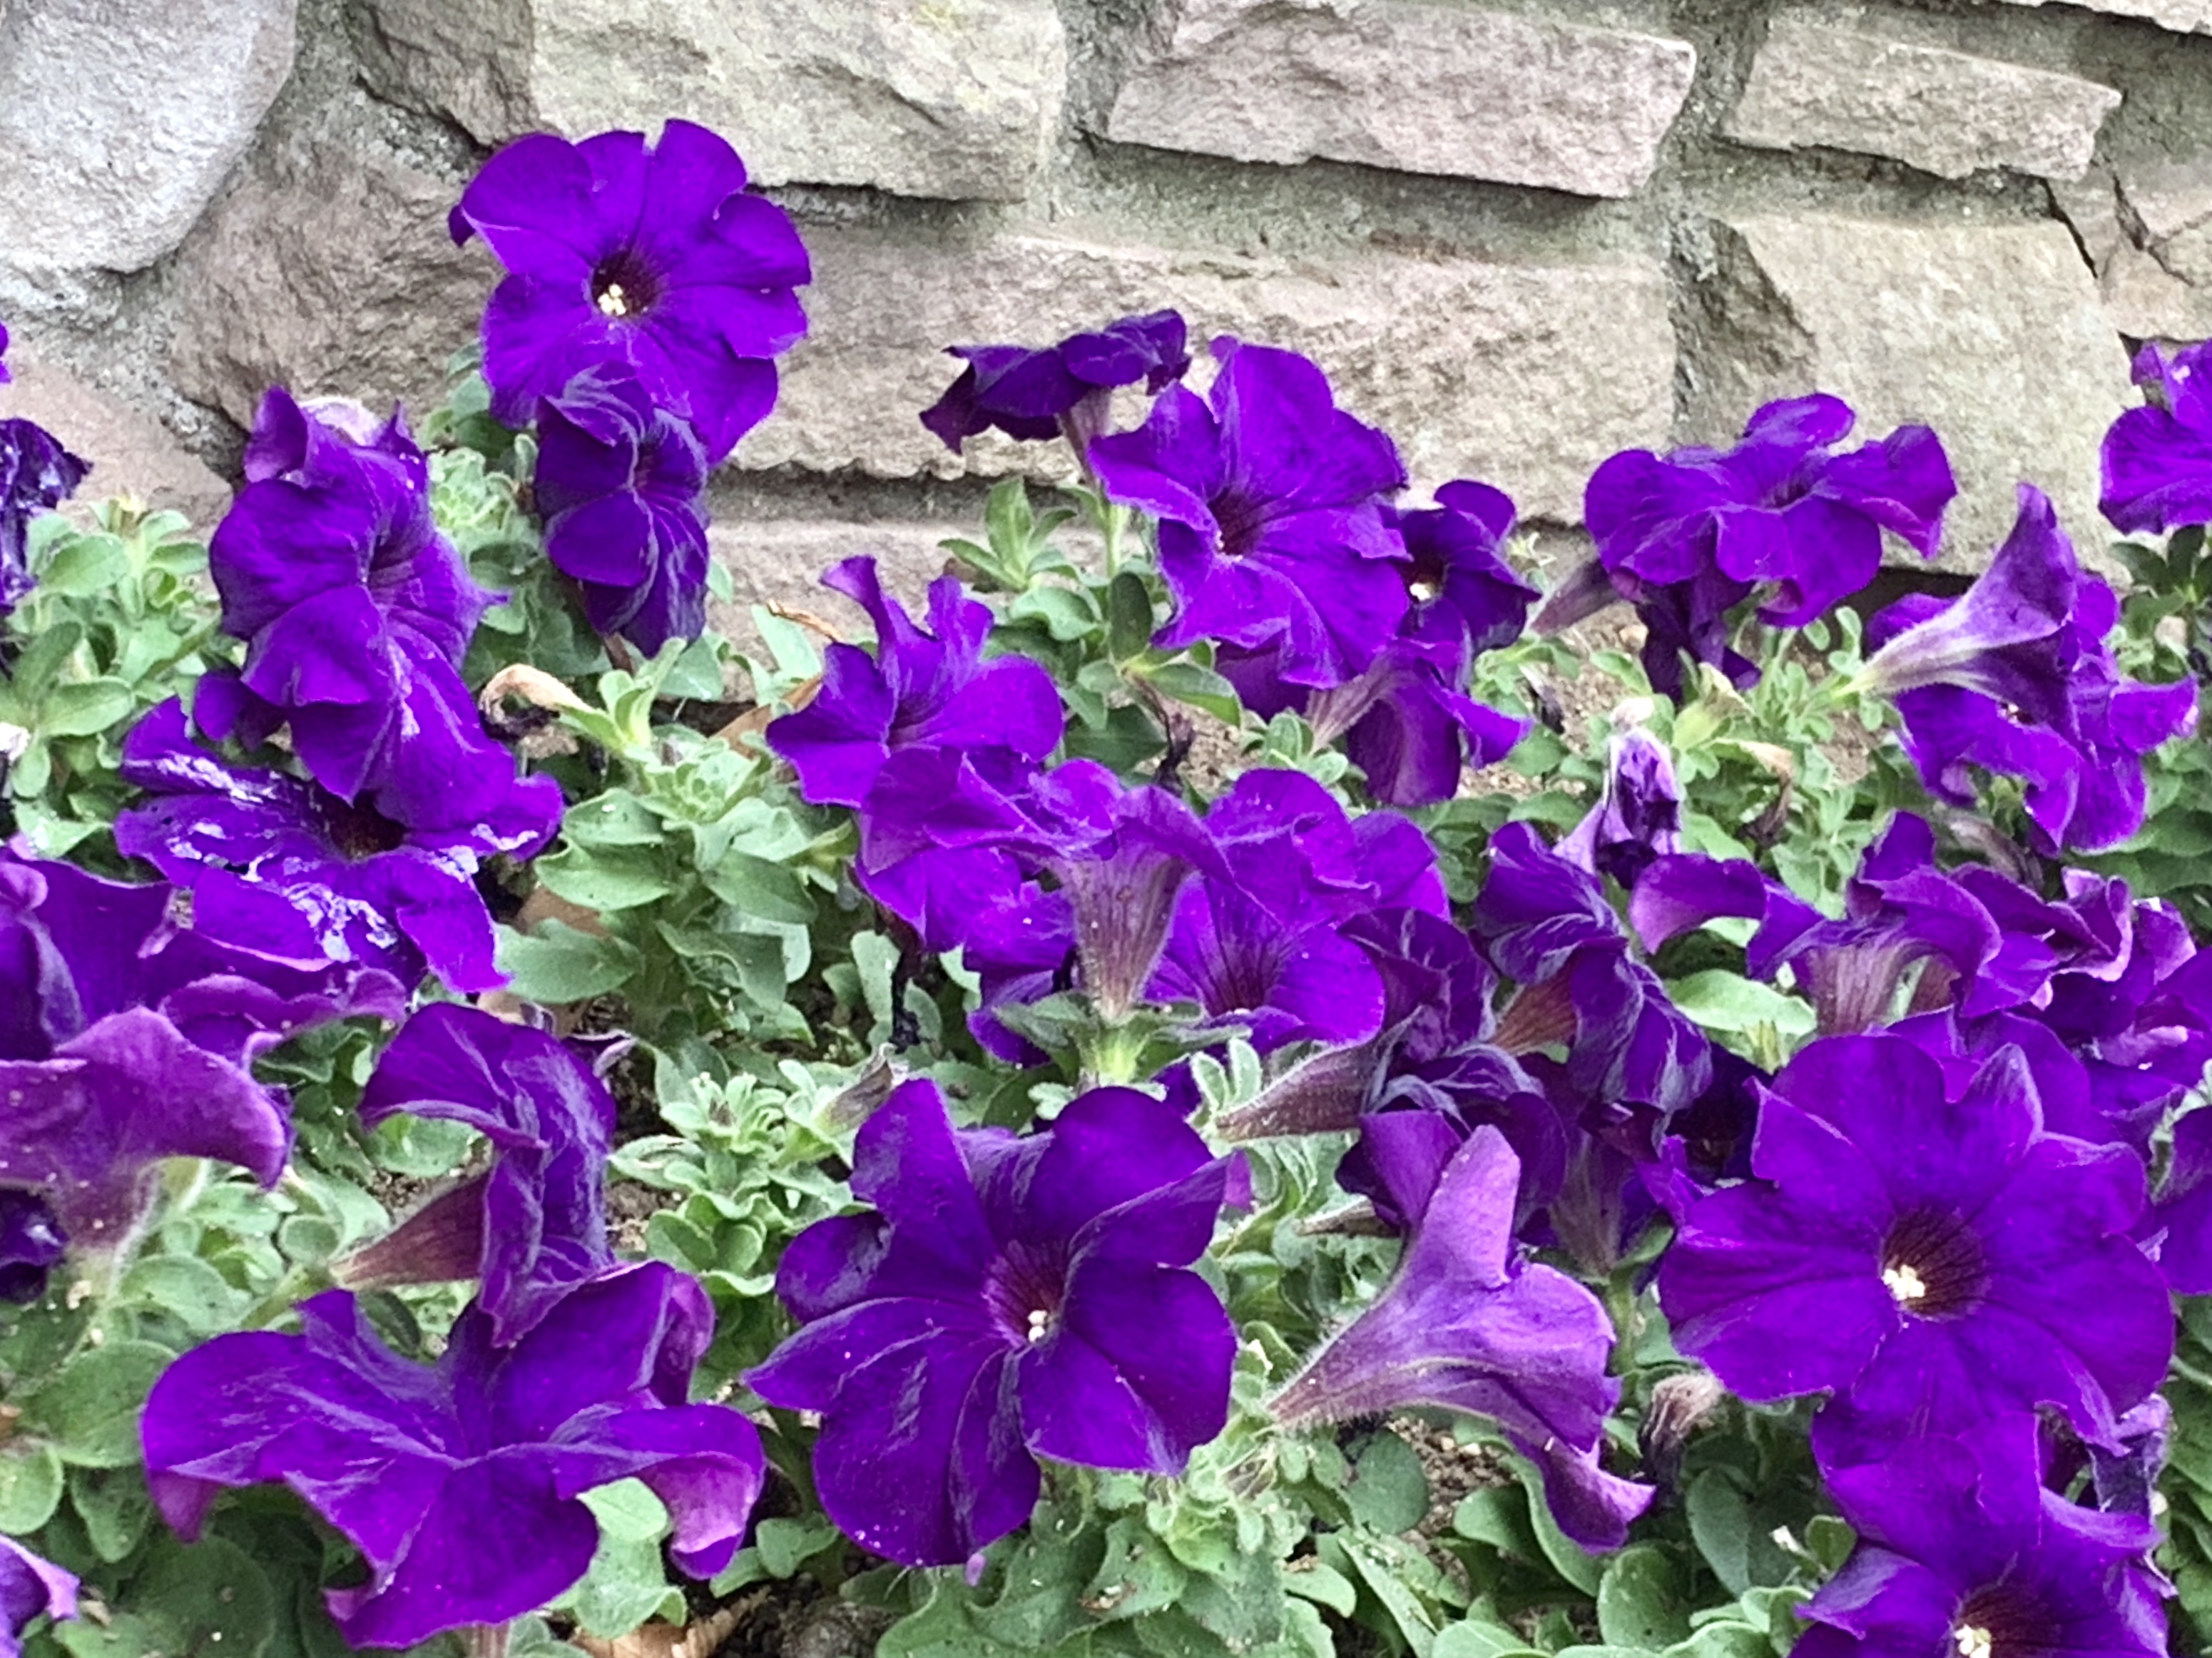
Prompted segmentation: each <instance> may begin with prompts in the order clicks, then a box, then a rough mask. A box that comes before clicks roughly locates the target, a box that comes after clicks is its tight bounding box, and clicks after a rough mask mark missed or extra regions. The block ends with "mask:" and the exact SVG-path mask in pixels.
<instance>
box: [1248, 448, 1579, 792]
mask: <svg viewBox="0 0 2212 1658" xmlns="http://www.w3.org/2000/svg"><path fill="white" fill-rule="evenodd" d="M1437 501H1438V503H1439V505H1437V507H1432V508H1429V509H1426V510H1424V511H1421V512H1401V511H1398V510H1397V509H1395V508H1385V509H1384V513H1383V516H1384V518H1385V519H1386V521H1388V522H1389V523H1391V524H1393V525H1395V526H1396V528H1397V530H1398V532H1399V534H1400V536H1401V538H1402V539H1403V540H1404V542H1405V545H1406V551H1407V562H1404V563H1402V564H1400V565H1399V566H1397V570H1398V573H1399V574H1400V576H1401V578H1402V579H1403V580H1404V581H1405V584H1406V593H1407V610H1406V614H1405V616H1404V617H1403V618H1402V619H1401V621H1400V623H1399V624H1398V632H1397V635H1396V636H1395V638H1393V639H1391V640H1390V641H1389V642H1388V643H1386V644H1385V645H1384V646H1383V649H1382V652H1381V653H1380V654H1379V655H1377V656H1376V659H1375V660H1374V662H1373V663H1372V665H1370V666H1369V667H1367V668H1366V669H1365V670H1364V671H1361V672H1360V673H1358V674H1356V675H1354V676H1353V677H1352V678H1351V679H1349V680H1347V681H1346V682H1345V683H1343V684H1341V685H1337V686H1334V687H1331V688H1329V689H1326V690H1313V689H1309V688H1308V687H1307V686H1305V685H1303V684H1296V683H1290V682H1289V681H1287V680H1286V679H1285V677H1283V672H1282V666H1283V661H1284V652H1283V647H1282V646H1281V645H1279V644H1278V645H1276V646H1274V647H1269V648H1267V649H1263V650H1243V649H1239V648H1237V647H1234V646H1231V647H1225V648H1224V649H1223V650H1222V651H1221V652H1220V653H1218V656H1217V658H1216V661H1215V666H1216V667H1217V668H1218V669H1219V670H1220V671H1221V673H1222V674H1223V675H1224V677H1226V678H1227V679H1228V680H1229V681H1230V683H1232V684H1234V685H1235V686H1236V687H1237V695H1238V696H1239V697H1240V698H1242V699H1243V703H1244V706H1245V707H1246V708H1250V709H1251V710H1252V711H1253V712H1254V713H1255V714H1260V715H1261V717H1263V718H1270V719H1271V718H1273V716H1274V715H1275V714H1279V713H1281V712H1282V711H1283V710H1284V709H1285V708H1298V709H1300V710H1302V711H1303V713H1304V715H1305V717H1306V719H1307V720H1308V721H1309V722H1310V724H1311V725H1312V726H1313V727H1314V734H1315V736H1316V739H1317V740H1319V741H1321V742H1323V743H1330V742H1334V741H1335V740H1336V739H1337V738H1339V737H1341V738H1344V742H1345V751H1346V754H1348V755H1349V756H1351V758H1352V762H1353V763H1354V764H1356V765H1357V766H1358V767H1359V768H1360V770H1361V771H1362V772H1363V773H1364V774H1365V776H1366V780H1367V788H1368V793H1370V794H1372V795H1373V796H1374V797H1375V799H1377V800H1380V801H1382V802H1383V803H1384V804H1385V805H1394V806H1419V805H1433V804H1435V803H1436V802H1437V801H1439V800H1446V799H1450V798H1451V796H1452V795H1453V794H1454V793H1456V792H1457V790H1458V787H1459V776H1460V772H1461V770H1462V768H1465V767H1467V766H1470V765H1473V766H1486V765H1489V764H1491V763H1492V762H1495V761H1498V760H1501V759H1503V758H1504V756H1506V754H1507V753H1508V752H1510V750H1511V749H1512V747H1513V745H1514V744H1516V743H1517V742H1519V741H1520V740H1521V738H1522V737H1524V736H1526V735H1527V734H1528V722H1527V721H1526V720H1516V719H1514V718H1513V717H1512V716H1511V715H1510V714H1501V713H1500V712H1499V711H1498V710H1497V709H1496V708H1488V707H1486V706H1485V705H1484V704H1482V703H1480V702H1477V701H1474V700H1473V699H1472V698H1471V697H1468V696H1467V695H1464V694H1463V692H1464V688H1465V685H1466V682H1467V674H1468V666H1469V665H1470V664H1471V663H1472V662H1473V661H1474V659H1475V658H1476V657H1478V656H1480V654H1481V653H1483V652H1485V651H1487V650H1494V649H1496V648H1497V647H1499V646H1501V645H1505V644H1510V642H1511V641H1513V640H1514V639H1515V638H1516V637H1517V636H1518V635H1519V634H1520V632H1521V629H1522V624H1523V623H1525V622H1526V621H1527V619H1528V606H1529V605H1530V604H1532V603H1534V600H1535V598H1536V590H1535V589H1534V588H1533V587H1531V586H1528V583H1527V582H1525V581H1523V580H1522V579H1521V577H1520V575H1519V574H1517V573H1516V571H1515V570H1514V568H1513V567H1512V566H1511V565H1510V564H1509V563H1507V562H1505V559H1504V555H1503V553H1502V551H1501V548H1502V546H1503V544H1504V538H1505V537H1506V536H1507V535H1508V534H1510V532H1511V531H1512V528H1513V503H1512V501H1510V500H1509V499H1508V498H1507V497H1506V496H1505V495H1504V494H1503V493H1501V492H1500V491H1498V490H1496V489H1492V488H1490V487H1489V486H1488V485H1487V484H1483V483H1468V482H1466V481H1462V482H1460V483H1447V484H1445V485H1444V486H1443V488H1442V489H1438V490H1437Z"/></svg>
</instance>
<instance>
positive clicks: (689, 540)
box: [452, 121, 811, 652]
mask: <svg viewBox="0 0 2212 1658" xmlns="http://www.w3.org/2000/svg"><path fill="white" fill-rule="evenodd" d="M452 224H453V239H454V240H456V241H465V240H468V238H469V237H471V235H477V236H482V237H483V240H484V241H485V244H486V245H487V246H489V247H490V249H491V251H492V252H494V253H495V254H496V255H497V256H498V257H499V259H500V262H501V264H503V265H505V266H506V268H507V272H508V275H507V279H506V280H505V281H504V282H501V284H500V285H499V288H497V290H496V291H495V293H494V294H493V295H492V298H491V303H490V305H489V307H487V308H486V310H485V313H484V321H483V372H484V378H485V379H486V380H488V381H489V384H490V387H491V401H492V412H493V413H494V414H495V415H496V416H499V418H500V419H501V420H503V421H506V422H507V423H508V424H510V425H513V426H520V425H523V424H526V422H531V421H532V420H535V421H536V422H537V423H538V433H539V437H540V440H541V447H540V450H539V452H538V476H537V480H536V483H537V492H538V508H539V510H540V512H541V513H543V514H544V519H545V534H546V552H547V555H548V556H550V558H551V560H552V561H553V563H554V565H555V566H556V568H559V569H560V570H562V572H564V573H565V574H568V575H569V576H570V577H572V578H574V580H575V581H576V583H577V584H578V586H579V587H580V589H581V592H582V597H583V601H584V608H585V610H586V614H587V615H588V616H589V617H590V618H591V621H592V625H593V626H594V627H595V628H598V629H599V630H600V631H601V632H603V633H606V634H620V635H623V636H624V637H625V638H628V639H629V640H630V641H633V642H635V644H636V645H638V646H639V647H641V649H644V650H646V651H648V652H655V651H658V650H659V648H660V647H661V646H662V645H664V644H665V643H666V642H667V641H670V640H671V639H688V638H696V636H697V635H698V634H699V632H700V630H701V629H702V627H703V626H704V625H705V620H706V581H707V567H708V552H707V503H706V494H705V486H706V476H707V469H708V467H710V466H712V465H716V464H718V463H720V461H722V460H723V459H726V458H727V456H728V455H729V453H730V452H731V451H732V449H734V448H735V447H736V446H737V443H738V439H740V438H742V437H743V436H744V434H746V433H747V432H748V431H750V430H751V429H752V428H754V427H755V426H757V425H758V424H759V423H760V422H762V421H763V420H764V419H765V418H767V416H768V413H769V410H770V409H771V408H773V407H774V406H775V393H776V371H775V358H776V357H777V356H778V355H781V353H783V352H785V351H787V350H788V349H791V347H792V346H793V345H794V344H796V343H798V341H799V338H800V337H802V336H803V335H804V334H805V331H806V319H805V316H804V314H803V313H801V312H800V310H799V300H798V296H797V295H796V294H795V293H794V292H793V290H794V289H795V288H799V286H801V285H803V284H804V283H805V282H807V281H808V279H809V277H810V275H811V271H810V269H809V266H808V263H807V258H806V250H805V248H804V247H803V246H800V243H799V233H798V231H797V230H796V229H795V228H793V225H792V222H791V220H790V217H789V216H787V214H785V212H784V211H783V210H782V209H781V208H779V207H777V206H775V204H774V203H770V202H768V201H765V200H763V199H762V198H761V197H758V196H755V195H750V194H749V193H747V191H746V189H745V169H744V163H743V162H742V161H739V160H738V155H737V152H736V151H735V150H733V149H731V148H730V146H729V144H728V143H726V141H725V140H723V139H722V138H721V137H719V136H717V135H716V134H714V133H713V132H710V131H708V130H707V129H706V128H704V127H701V126H696V125H693V124H692V123H690V122H689V121H670V122H669V123H668V124H667V125H666V126H665V127H664V128H663V129H662V131H661V135H660V140H659V143H657V144H653V145H650V146H648V145H647V143H646V140H645V136H644V135H643V134H642V133H637V132H605V133H601V134H599V136H598V137H592V138H587V139H586V140H584V141H583V142H582V143H569V142H568V141H567V140H566V139H563V138H558V137H552V136H551V135H550V134H538V135H534V136H532V137H526V138H520V139H518V140H516V141H515V142H514V143H511V144H509V145H507V148H505V149H502V150H501V151H500V152H499V153H498V154H497V155H494V156H493V157H492V158H491V160H490V161H488V162H486V163H485V164H484V167H483V170H482V171H481V172H480V173H477V176H476V178H475V179H474V180H473V181H471V184H470V185H469V187H468V189H467V191H465V192H464V194H463V195H462V197H461V200H460V204H459V206H457V207H456V208H455V209H454V210H453V221H452Z"/></svg>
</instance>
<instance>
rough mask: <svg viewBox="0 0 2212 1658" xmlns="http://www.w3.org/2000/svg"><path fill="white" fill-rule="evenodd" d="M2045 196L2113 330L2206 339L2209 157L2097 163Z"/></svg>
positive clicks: (2210, 309) (2211, 274)
mask: <svg viewBox="0 0 2212 1658" xmlns="http://www.w3.org/2000/svg"><path fill="white" fill-rule="evenodd" d="M2051 194H2052V197H2053V198H2054V199H2055V200H2056V201H2057V203H2058V207H2059V210H2060V211H2061V212H2063V214H2064V215H2065V216H2066V222H2067V223H2068V224H2069V225H2070V226H2071V227H2072V228H2073V230H2074V234H2075V239H2076V240H2078V241H2079V242H2080V243H2081V251H2082V252H2083V253H2085V254H2086V255H2087V257H2088V260H2089V263H2090V265H2091V267H2092V268H2093V269H2094V270H2095V271H2096V273H2097V284H2098V288H2099V291H2100V293H2102V294H2103V295H2104V297H2105V314H2106V318H2107V319H2109V320H2110V321H2111V323H2112V326H2113V327H2114V328H2115V329H2117V330H2118V331H2119V332H2121V333H2123V334H2125V335H2127V336H2129V337H2131V338H2134V339H2159V340H2197V339H2202V338H2203V337H2205V336H2206V335H2208V334H2212V155H2205V156H2197V157H2194V158H2181V157H2172V156H2169V157H2166V158H2162V159H2160V160H2159V161H2152V162H2143V161H2127V162H2124V163H2122V164H2120V165H2119V166H2118V167H2112V166H2108V165H2106V163H2103V162H2100V163H2098V164H2097V165H2096V166H2095V167H2092V168H2091V169H2090V170H2089V172H2088V173H2087V175H2086V176H2085V177H2084V178H2083V179H2081V182H2080V183H2079V184H2077V185H2060V186H2056V187H2054V188H2053V190H2052V191H2051Z"/></svg>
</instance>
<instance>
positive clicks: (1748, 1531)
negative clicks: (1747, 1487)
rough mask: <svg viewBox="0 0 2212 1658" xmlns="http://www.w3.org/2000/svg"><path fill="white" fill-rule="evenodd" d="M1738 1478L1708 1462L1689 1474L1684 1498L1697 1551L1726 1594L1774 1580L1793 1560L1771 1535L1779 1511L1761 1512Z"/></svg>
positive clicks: (1783, 1575) (1786, 1573)
mask: <svg viewBox="0 0 2212 1658" xmlns="http://www.w3.org/2000/svg"><path fill="white" fill-rule="evenodd" d="M1739 1479H1740V1476H1738V1475H1737V1474H1736V1473H1735V1472H1734V1471H1732V1470H1730V1469H1727V1468H1706V1469H1705V1470H1704V1471H1703V1472H1701V1473H1699V1474H1698V1476H1697V1477H1696V1478H1695V1479H1692V1480H1691V1482H1690V1488H1689V1490H1688V1491H1687V1492H1686V1494H1685V1495H1684V1497H1683V1504H1682V1505H1683V1508H1684V1509H1685V1510H1686V1512H1687V1514H1688V1515H1689V1520H1690V1536H1691V1538H1692V1540H1694V1541H1695V1542H1696V1544H1697V1546H1698V1552H1699V1553H1700V1554H1702V1555H1704V1556H1705V1564H1707V1565H1709V1566H1711V1568H1712V1569H1713V1576H1716V1577H1717V1578H1719V1579H1720V1580H1721V1582H1722V1583H1723V1585H1725V1586H1726V1588H1727V1589H1728V1592H1729V1594H1742V1593H1743V1592H1744V1591H1745V1590H1747V1589H1748V1588H1751V1587H1753V1585H1754V1584H1759V1583H1778V1582H1782V1581H1783V1579H1784V1578H1786V1577H1787V1576H1790V1572H1791V1570H1793V1569H1794V1566H1795V1564H1796V1563H1795V1562H1793V1561H1792V1560H1791V1559H1790V1557H1789V1555H1787V1554H1786V1553H1784V1552H1783V1550H1782V1548H1781V1546H1779V1545H1778V1544H1777V1543H1776V1542H1775V1540H1774V1527H1776V1526H1777V1525H1778V1524H1780V1523H1782V1521H1781V1517H1780V1516H1778V1515H1761V1514H1760V1512H1759V1509H1758V1508H1757V1506H1756V1505H1755V1504H1754V1503H1753V1501H1752V1499H1751V1498H1750V1497H1747V1496H1746V1495H1745V1494H1744V1491H1743V1487H1742V1486H1741V1484H1740V1483H1739Z"/></svg>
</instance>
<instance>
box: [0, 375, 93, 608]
mask: <svg viewBox="0 0 2212 1658" xmlns="http://www.w3.org/2000/svg"><path fill="white" fill-rule="evenodd" d="M0 383H4V382H0ZM91 470H92V464H91V463H90V462H89V461H85V460H80V459H78V458H77V457H76V456H75V455H73V454H71V453H70V452H69V451H68V450H66V449H64V448H63V447H62V445H61V440H60V439H58V438H57V437H56V436H55V435H54V434H52V432H49V431H47V430H46V428H45V427H43V426H40V425H38V424H36V423H35V422H31V421H27V420H21V419H15V420H0V616H5V615H7V614H8V612H9V611H10V610H14V609H15V606H16V605H17V604H21V602H22V599H23V597H24V595H25V594H27V593H28V592H30V591H31V588H32V586H33V580H32V577H31V552H30V543H29V534H30V527H31V520H32V519H34V518H36V517H38V516H39V515H40V513H50V512H52V511H53V509H54V508H55V507H58V506H60V505H61V504H62V502H64V501H67V500H68V499H69V498H70V496H71V495H74V494H76V487H77V485H78V484H80V483H83V482H84V477H85V474H86V473H88V472H89V471H91Z"/></svg>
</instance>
